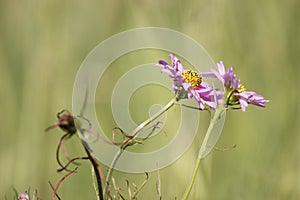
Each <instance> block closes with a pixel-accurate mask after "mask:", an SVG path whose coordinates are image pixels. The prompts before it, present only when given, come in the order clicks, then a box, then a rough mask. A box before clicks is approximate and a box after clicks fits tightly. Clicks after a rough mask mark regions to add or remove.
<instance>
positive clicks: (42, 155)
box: [0, 0, 300, 199]
mask: <svg viewBox="0 0 300 200" xmlns="http://www.w3.org/2000/svg"><path fill="white" fill-rule="evenodd" d="M299 8H300V1H298V0H287V1H271V0H266V1H258V0H254V1H251V0H246V1H239V0H227V1H221V0H210V1H206V0H205V1H196V0H192V1H179V0H174V1H146V0H140V1H137V0H123V1H119V0H117V1H88V2H83V1H57V0H43V1H34V0H25V1H16V0H10V1H8V0H6V1H5V0H4V1H0V35H1V36H0V85H1V86H0V88H1V90H0V92H1V98H0V110H1V115H0V123H1V129H0V131H1V134H0V148H1V149H0V163H1V164H0V177H1V181H0V195H1V196H0V198H1V199H4V197H5V196H6V197H7V199H13V190H12V188H13V187H14V188H16V189H17V190H18V191H19V192H22V191H25V190H26V189H27V188H28V187H30V190H31V192H33V190H34V189H37V190H38V193H39V196H40V197H42V198H43V199H50V198H51V197H52V191H51V188H50V186H49V184H48V181H51V182H52V183H53V184H56V183H57V181H58V180H59V178H60V177H62V174H58V173H56V171H55V170H56V169H57V168H58V165H57V163H56V161H55V149H56V145H57V143H58V140H59V137H60V136H61V135H62V132H61V131H59V130H58V129H55V130H53V131H51V132H49V133H45V132H44V129H45V128H46V127H47V126H48V125H50V124H52V123H53V122H54V121H55V120H56V118H55V115H56V113H57V112H58V111H60V110H61V109H63V108H66V109H69V110H71V106H72V89H73V88H72V87H73V83H74V80H75V76H76V73H77V70H78V69H79V66H80V64H81V62H82V61H83V59H84V58H85V57H86V56H87V54H88V53H89V52H90V51H91V50H92V49H93V48H94V47H95V46H96V45H97V44H99V43H100V42H101V41H103V40H105V39H107V38H108V37H110V36H111V35H113V34H116V33H119V32H121V31H125V30H128V29H131V28H137V27H145V26H157V27H164V28H170V29H174V30H177V31H180V32H182V33H185V34H187V35H189V36H191V37H192V38H194V39H195V40H196V41H197V42H199V43H200V44H202V45H203V46H204V48H206V50H207V51H208V52H209V54H210V55H211V56H212V58H213V59H214V60H215V61H216V62H217V61H219V60H223V61H224V62H225V64H226V65H227V66H229V65H233V66H234V67H235V71H236V73H237V75H238V77H239V78H240V79H242V81H243V83H244V84H245V85H246V87H247V88H249V90H255V91H257V92H258V93H260V94H263V95H264V96H265V97H266V98H267V99H269V100H270V103H268V104H267V108H266V109H262V108H257V107H254V106H252V107H251V106H250V107H249V108H248V109H247V112H246V113H242V112H240V111H233V112H229V113H228V115H227V119H226V123H225V128H224V130H223V134H222V136H221V137H220V140H219V142H218V146H220V147H226V146H231V145H233V144H237V148H236V149H235V150H232V151H225V152H220V151H214V152H213V153H212V154H211V155H210V156H209V157H208V158H206V159H205V160H204V161H203V163H202V165H201V169H200V173H199V176H198V177H197V180H196V184H195V187H194V190H193V191H192V194H191V199H300V154H299V152H300V145H299V142H300V125H299V122H300V106H299V100H298V98H299V86H300V84H299V75H300V73H299V64H298V59H299V55H300V50H299V49H300V48H299V46H300V37H299V35H300V25H299V21H300V12H299ZM166 55H167V54H166V52H162V54H161V56H160V54H159V53H158V52H156V53H153V54H151V56H147V54H140V55H139V54H137V55H136V57H134V56H132V57H131V58H130V59H128V60H129V61H128V63H127V65H131V64H132V63H130V60H133V59H138V60H140V61H143V59H145V61H147V62H156V61H157V60H158V59H159V58H165V59H166ZM137 95H138V94H137ZM169 95H171V94H169ZM98 98H101V96H98ZM153 102H155V101H153ZM108 103H109V102H108ZM142 111H143V112H144V111H145V110H143V109H141V113H142ZM108 114H109V113H108ZM141 116H143V114H141ZM106 126H107V127H110V126H111V127H114V126H115V124H106ZM204 130H205V129H203V131H204ZM196 139H197V140H196V141H195V144H194V145H193V146H192V148H190V149H189V150H188V151H187V152H186V153H185V154H184V155H183V157H182V158H181V159H179V160H178V161H177V162H176V163H174V164H173V165H172V166H170V167H168V168H165V169H163V170H161V172H160V173H161V181H162V188H161V189H162V194H163V197H164V199H174V198H175V197H177V198H178V199H180V198H181V197H182V194H183V192H184V190H185V186H186V185H187V183H188V181H189V179H190V176H191V172H192V168H193V165H194V161H193V160H194V159H195V157H196V155H197V148H198V147H197V146H198V145H199V143H200V142H201V136H199V137H197V138H196ZM66 146H67V148H68V151H69V152H70V154H71V155H84V151H83V150H82V147H81V146H80V143H79V142H78V139H77V138H75V137H74V138H72V139H71V140H69V141H68V142H67V143H66ZM90 172H91V169H90V166H89V165H88V163H83V165H82V166H81V167H80V169H79V173H78V174H75V175H72V176H71V177H70V178H68V179H67V180H66V181H65V182H64V183H63V184H62V186H61V188H60V190H59V194H60V196H61V197H62V198H63V199H94V196H95V195H94V190H93V186H92V179H91V173H90ZM115 177H116V178H119V179H118V180H119V181H120V182H119V185H120V186H121V187H123V188H124V189H125V179H132V180H134V181H136V184H139V183H141V182H142V180H143V178H144V176H143V175H136V174H135V175H132V174H123V173H116V174H115ZM139 177H140V178H139ZM155 181H156V173H151V174H150V181H149V183H148V184H147V186H146V188H145V189H144V190H143V192H142V193H141V195H140V196H139V197H140V199H157V195H156V193H155Z"/></svg>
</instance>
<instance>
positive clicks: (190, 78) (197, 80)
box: [182, 70, 202, 88]
mask: <svg viewBox="0 0 300 200" xmlns="http://www.w3.org/2000/svg"><path fill="white" fill-rule="evenodd" d="M182 78H183V80H184V81H185V82H187V83H189V84H191V86H192V87H193V88H197V87H200V84H201V82H202V77H201V76H200V75H199V74H198V73H197V72H195V71H192V70H186V71H185V72H183V73H182Z"/></svg>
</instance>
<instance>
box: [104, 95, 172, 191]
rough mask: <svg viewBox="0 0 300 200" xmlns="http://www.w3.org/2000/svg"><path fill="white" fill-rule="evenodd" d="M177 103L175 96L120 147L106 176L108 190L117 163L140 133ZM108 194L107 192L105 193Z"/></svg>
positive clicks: (135, 130)
mask: <svg viewBox="0 0 300 200" xmlns="http://www.w3.org/2000/svg"><path fill="white" fill-rule="evenodd" d="M176 102H177V96H175V97H174V98H173V99H171V101H169V102H168V103H167V104H166V105H165V106H164V107H163V108H162V109H161V110H160V111H158V112H157V113H156V114H155V115H153V116H151V117H150V118H148V119H147V120H145V121H144V122H143V123H141V124H140V125H139V126H138V127H136V129H134V130H133V132H132V134H131V135H130V136H131V137H130V138H128V139H127V140H126V141H125V142H124V143H123V144H122V145H121V147H120V149H119V151H118V152H117V154H116V155H115V157H114V159H113V161H112V163H111V165H110V168H109V170H108V172H107V176H106V180H105V182H106V190H107V187H108V185H109V183H110V180H111V176H112V172H113V169H114V167H115V165H116V163H117V161H118V160H119V158H120V156H121V155H122V153H123V152H124V150H125V149H126V148H127V147H128V146H130V145H131V144H132V142H134V140H135V139H136V138H137V136H138V133H139V132H140V131H141V130H142V129H143V128H144V127H145V126H147V125H148V124H150V123H151V122H153V121H154V120H156V119H157V118H158V117H159V116H161V115H162V114H163V113H165V112H166V111H167V110H169V109H170V108H171V107H172V106H173V105H174V104H175V103H176ZM105 192H107V191H105Z"/></svg>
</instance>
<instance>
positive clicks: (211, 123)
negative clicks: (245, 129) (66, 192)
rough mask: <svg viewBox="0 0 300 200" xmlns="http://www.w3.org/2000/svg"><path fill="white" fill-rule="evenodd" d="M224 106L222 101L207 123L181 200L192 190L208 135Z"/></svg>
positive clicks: (224, 102)
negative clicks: (191, 173) (192, 170)
mask: <svg viewBox="0 0 300 200" xmlns="http://www.w3.org/2000/svg"><path fill="white" fill-rule="evenodd" d="M225 105H226V101H223V103H222V104H221V105H220V106H219V107H218V108H217V109H216V112H215V114H214V116H213V117H212V119H211V121H210V123H209V126H208V128H207V131H206V134H205V137H204V140H203V142H202V145H201V148H200V150H199V154H198V157H197V162H196V165H195V168H194V172H193V175H192V179H191V181H190V183H189V186H188V188H187V190H186V191H185V193H184V195H183V198H182V199H183V200H186V199H188V197H189V195H190V193H191V190H192V188H193V185H194V182H195V178H196V175H197V172H198V169H199V167H200V162H201V160H202V158H203V157H202V156H203V154H204V152H205V150H206V148H207V142H208V139H209V138H210V135H211V134H212V130H213V128H214V126H215V124H216V122H217V121H218V120H219V119H220V117H221V115H222V114H223V112H224V110H225Z"/></svg>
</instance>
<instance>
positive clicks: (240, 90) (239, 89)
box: [237, 84, 246, 93]
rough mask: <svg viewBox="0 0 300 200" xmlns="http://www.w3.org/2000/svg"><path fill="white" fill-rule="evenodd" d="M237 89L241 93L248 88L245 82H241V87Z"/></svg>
mask: <svg viewBox="0 0 300 200" xmlns="http://www.w3.org/2000/svg"><path fill="white" fill-rule="evenodd" d="M237 91H238V92H239V93H242V92H246V88H245V86H244V85H243V84H239V87H238V89H237Z"/></svg>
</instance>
